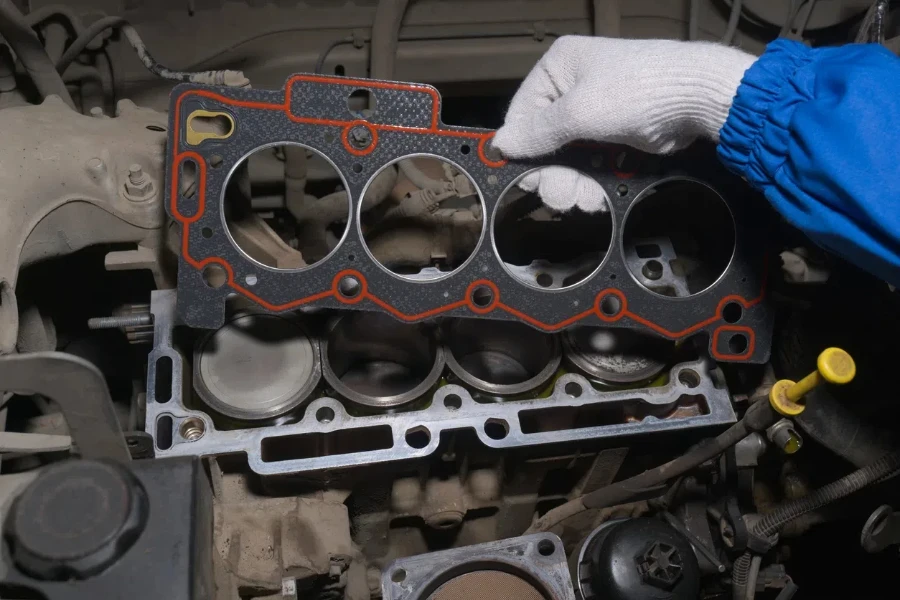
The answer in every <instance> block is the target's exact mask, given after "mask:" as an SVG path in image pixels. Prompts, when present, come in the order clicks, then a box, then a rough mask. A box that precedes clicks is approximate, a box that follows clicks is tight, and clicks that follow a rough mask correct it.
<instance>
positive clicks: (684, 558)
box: [582, 517, 700, 600]
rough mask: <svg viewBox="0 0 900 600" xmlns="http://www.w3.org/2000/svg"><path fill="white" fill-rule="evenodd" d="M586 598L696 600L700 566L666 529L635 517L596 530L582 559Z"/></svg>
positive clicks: (672, 531) (670, 529) (688, 547)
mask: <svg viewBox="0 0 900 600" xmlns="http://www.w3.org/2000/svg"><path fill="white" fill-rule="evenodd" d="M584 559H585V560H586V561H587V562H588V564H587V565H583V567H587V569H582V570H583V571H586V574H588V575H589V577H590V589H591V590H592V592H593V593H592V597H593V598H597V599H600V598H602V599H603V600H647V599H653V600H696V598H698V597H699V594H700V566H699V564H698V563H697V557H696V556H695V555H694V551H693V549H692V548H691V545H690V543H688V541H687V540H686V539H685V538H684V536H682V535H681V534H680V533H678V532H677V531H676V530H675V529H674V528H673V527H672V526H671V525H669V524H667V523H664V522H662V521H658V520H656V519H650V518H644V517H641V518H636V519H628V520H625V521H621V522H619V523H616V524H611V525H609V526H608V527H607V528H606V529H604V530H602V531H600V533H599V535H597V536H596V537H595V538H594V539H593V540H592V541H591V542H590V547H589V548H588V551H587V552H586V553H585V555H584Z"/></svg>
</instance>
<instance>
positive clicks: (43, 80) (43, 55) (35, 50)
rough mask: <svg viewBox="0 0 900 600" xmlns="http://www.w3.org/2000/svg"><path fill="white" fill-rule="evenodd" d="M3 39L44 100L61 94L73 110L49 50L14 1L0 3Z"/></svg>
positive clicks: (0, 22)
mask: <svg viewBox="0 0 900 600" xmlns="http://www.w3.org/2000/svg"><path fill="white" fill-rule="evenodd" d="M0 36H3V38H4V39H6V43H7V44H9V47H10V48H11V49H12V51H13V52H15V54H16V57H17V58H18V59H19V62H21V63H22V67H24V69H25V71H26V72H27V73H28V75H29V77H31V80H32V81H33V82H34V86H35V87H36V88H37V91H38V93H39V94H40V95H41V97H42V98H46V97H47V96H51V95H57V96H59V97H60V98H62V100H63V102H65V103H66V104H68V105H69V107H71V108H75V102H73V101H72V96H71V94H69V90H68V89H66V84H65V82H64V81H63V79H62V77H61V76H60V74H59V73H58V72H57V71H56V69H54V68H53V62H52V61H51V60H50V57H49V56H47V51H46V50H45V49H44V46H42V45H41V42H40V40H39V39H38V38H37V36H36V35H35V33H34V31H32V29H31V25H29V23H28V21H27V20H26V19H25V17H24V15H22V12H21V11H20V10H19V9H18V8H16V6H15V5H14V4H13V3H12V0H0Z"/></svg>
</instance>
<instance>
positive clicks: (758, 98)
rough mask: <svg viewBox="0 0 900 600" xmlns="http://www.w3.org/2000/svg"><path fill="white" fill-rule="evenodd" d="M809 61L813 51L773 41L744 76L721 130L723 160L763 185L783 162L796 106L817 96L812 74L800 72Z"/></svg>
mask: <svg viewBox="0 0 900 600" xmlns="http://www.w3.org/2000/svg"><path fill="white" fill-rule="evenodd" d="M810 62H812V51H811V50H810V49H809V48H807V47H806V46H804V45H803V44H800V43H798V42H792V41H789V40H783V39H779V40H775V41H774V42H772V43H771V44H769V46H768V47H767V48H766V51H765V53H763V55H762V56H761V57H760V58H759V60H757V61H756V62H755V63H753V65H752V66H751V67H750V68H749V69H747V72H746V73H745V74H744V78H743V79H742V80H741V85H740V86H739V87H738V90H737V95H736V96H735V98H734V102H733V103H732V105H731V110H730V111H729V112H728V118H727V119H726V120H725V125H723V126H722V129H721V131H720V132H719V146H718V154H719V158H720V160H721V161H722V162H723V163H724V164H725V166H727V167H728V168H729V169H731V170H732V171H734V172H735V173H737V174H739V175H741V176H743V177H745V178H746V179H747V181H748V182H750V183H751V184H753V185H755V186H756V187H758V188H760V189H765V188H766V187H767V186H768V185H771V183H772V181H773V180H774V174H775V172H776V171H777V170H778V168H779V167H781V165H782V164H783V163H784V160H785V156H786V154H787V148H788V143H789V140H790V133H789V131H788V126H789V124H790V120H791V116H792V115H793V113H794V110H795V109H796V108H797V106H798V105H800V104H802V103H803V102H806V101H808V100H809V99H810V98H811V97H812V96H811V83H812V82H811V81H810V79H811V75H810V77H804V76H802V75H803V74H801V73H798V72H799V71H800V70H801V69H802V68H803V67H804V66H806V65H808V64H809V63H810Z"/></svg>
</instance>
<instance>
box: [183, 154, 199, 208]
mask: <svg viewBox="0 0 900 600" xmlns="http://www.w3.org/2000/svg"><path fill="white" fill-rule="evenodd" d="M179 168H180V171H181V174H180V176H179V178H178V183H179V185H178V189H179V191H180V192H181V195H182V196H183V197H184V198H186V199H188V200H190V199H191V198H193V197H194V196H196V195H197V163H196V162H194V160H193V159H191V158H187V159H185V160H183V161H181V165H180V167H179Z"/></svg>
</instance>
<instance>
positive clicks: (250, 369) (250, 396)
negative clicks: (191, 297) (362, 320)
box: [194, 311, 322, 420]
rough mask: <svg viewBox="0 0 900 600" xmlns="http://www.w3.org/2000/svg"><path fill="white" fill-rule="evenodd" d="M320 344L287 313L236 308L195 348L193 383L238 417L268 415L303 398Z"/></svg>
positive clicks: (314, 378)
mask: <svg viewBox="0 0 900 600" xmlns="http://www.w3.org/2000/svg"><path fill="white" fill-rule="evenodd" d="M321 373H322V370H321V364H320V362H319V345H318V342H317V341H316V340H314V339H313V338H311V337H310V335H309V334H308V333H307V331H306V329H305V328H304V327H303V325H302V324H301V323H299V322H298V321H297V320H296V319H292V318H290V316H287V315H286V316H279V315H267V314H260V313H257V312H248V311H244V312H240V313H238V314H235V315H234V316H232V317H231V318H230V319H229V320H228V321H227V322H226V323H225V325H224V326H222V327H221V328H219V329H217V330H215V331H212V332H209V333H208V334H206V335H205V336H203V337H202V338H201V339H200V340H199V341H198V343H197V345H196V348H195V350H194V387H195V389H196V390H197V393H198V394H199V395H200V397H201V398H203V401H204V402H206V403H207V404H208V405H209V406H210V407H211V408H213V409H214V410H216V411H217V412H220V413H222V414H224V415H227V416H229V417H234V418H236V419H249V420H255V419H269V418H272V417H276V416H278V415H282V414H284V413H286V412H288V411H290V410H293V409H294V408H296V407H297V406H299V405H300V404H302V403H303V401H304V400H306V399H307V398H308V397H309V395H310V393H312V391H313V390H314V389H315V387H316V385H317V384H318V383H319V379H320V377H321Z"/></svg>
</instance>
